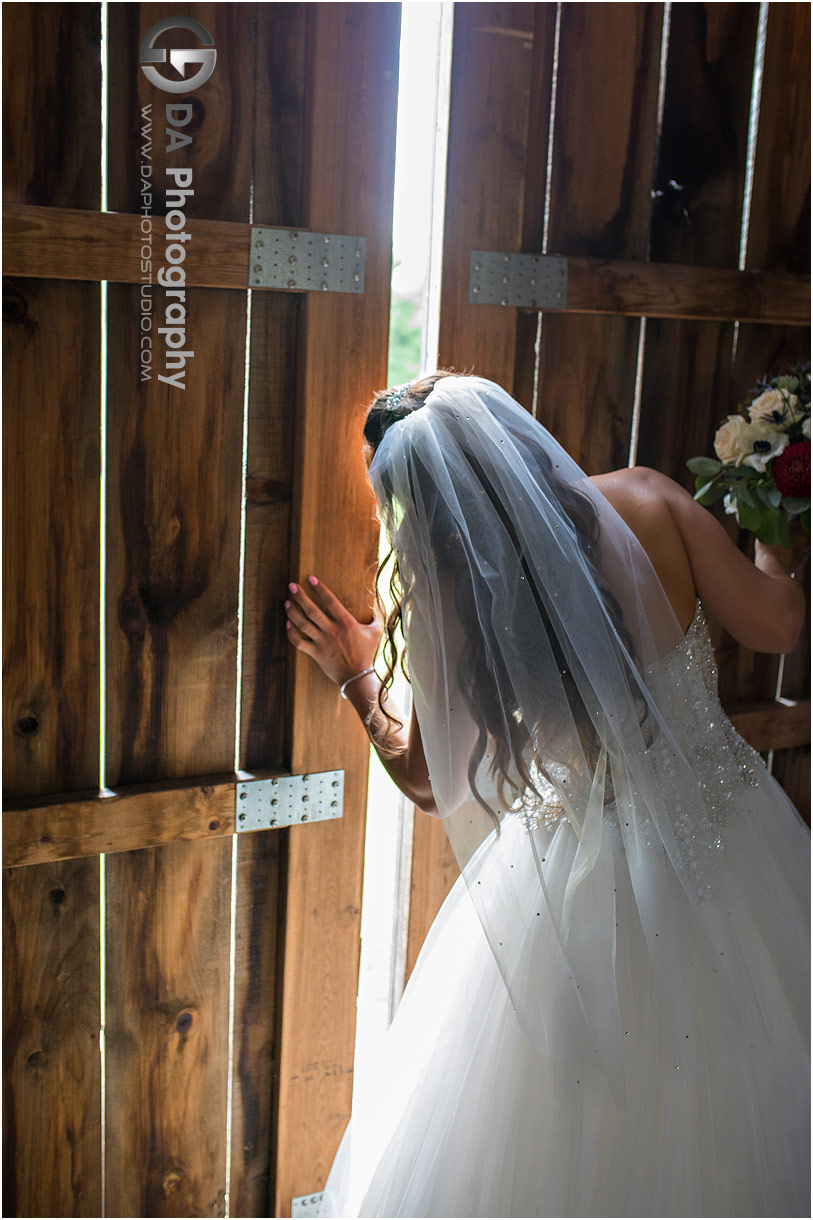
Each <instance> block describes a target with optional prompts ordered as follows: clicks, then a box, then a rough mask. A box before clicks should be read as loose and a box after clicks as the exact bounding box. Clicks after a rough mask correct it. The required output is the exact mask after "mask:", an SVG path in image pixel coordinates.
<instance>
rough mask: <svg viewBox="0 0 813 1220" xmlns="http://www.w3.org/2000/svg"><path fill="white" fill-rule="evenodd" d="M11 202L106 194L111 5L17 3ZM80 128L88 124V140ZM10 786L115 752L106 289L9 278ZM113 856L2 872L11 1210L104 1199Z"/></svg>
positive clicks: (88, 1209)
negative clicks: (103, 969) (106, 704)
mask: <svg viewBox="0 0 813 1220" xmlns="http://www.w3.org/2000/svg"><path fill="white" fill-rule="evenodd" d="M2 17H3V34H4V39H3V171H4V175H3V198H4V200H5V201H6V202H9V203H12V204H13V203H17V204H32V205H33V204H36V205H42V206H49V207H51V206H53V207H64V208H79V209H91V208H94V207H98V204H99V196H100V186H101V174H100V145H101V140H100V97H101V64H100V62H99V55H98V46H99V35H100V29H101V23H100V6H99V5H98V4H77V5H73V6H71V7H70V8H69V7H68V6H67V5H56V4H44V5H29V4H19V5H7V6H6V7H5V8H4V9H3V14H2ZM77 133H79V134H80V136H84V137H85V138H79V139H77V138H76V135H77ZM3 319H4V320H3V358H4V377H5V383H4V390H5V403H4V411H3V420H4V422H3V461H4V472H3V477H4V492H5V496H4V522H3V603H4V604H3V622H4V627H3V630H4V667H3V679H4V708H3V710H4V723H5V736H4V742H3V744H4V784H5V791H6V793H7V794H8V795H18V796H19V795H21V794H23V793H34V794H42V793H47V792H54V791H57V792H58V791H65V790H66V789H84V788H87V787H88V786H91V785H93V784H96V783H97V782H98V751H99V745H98V741H99V725H98V721H99V698H98V686H99V661H98V656H99V645H98V601H99V469H100V462H99V441H98V437H99V364H100V354H99V289H98V287H97V286H96V285H93V284H68V283H63V284H55V283H47V282H46V283H42V282H40V283H37V282H34V281H30V280H26V279H17V280H12V281H6V282H4V308H3ZM99 991H100V974H99V864H98V860H96V859H93V858H90V859H83V860H78V861H71V862H70V863H67V864H65V863H61V864H47V865H43V866H38V867H32V868H26V869H19V870H15V871H10V872H7V873H6V874H5V875H4V884H3V1000H4V1004H3V1046H4V1076H3V1102H4V1104H3V1125H4V1142H3V1210H4V1213H5V1214H6V1215H16V1216H98V1215H100V1214H101V1206H102V1199H101V1066H100V1054H99V1031H100V1024H101V1022H100V1001H99Z"/></svg>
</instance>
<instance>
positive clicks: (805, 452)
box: [771, 441, 810, 496]
mask: <svg viewBox="0 0 813 1220" xmlns="http://www.w3.org/2000/svg"><path fill="white" fill-rule="evenodd" d="M771 470H772V471H773V477H774V479H775V481H776V486H777V487H778V488H779V490H780V491H781V492H782V495H783V496H809V495H810V441H794V442H793V444H792V445H788V446H787V448H786V449H784V450H783V451H782V452H781V453H780V454H779V456H778V457H776V458H774V462H773V466H772V467H771Z"/></svg>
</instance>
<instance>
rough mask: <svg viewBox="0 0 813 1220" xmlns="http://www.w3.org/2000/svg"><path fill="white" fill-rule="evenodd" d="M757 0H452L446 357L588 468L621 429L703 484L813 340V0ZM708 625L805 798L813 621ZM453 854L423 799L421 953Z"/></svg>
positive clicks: (645, 461)
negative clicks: (475, 274)
mask: <svg viewBox="0 0 813 1220" xmlns="http://www.w3.org/2000/svg"><path fill="white" fill-rule="evenodd" d="M764 7H765V8H766V9H767V27H766V28H765V29H764V30H762V31H760V28H759V23H760V6H759V5H758V4H674V5H671V6H669V8H668V9H667V6H664V5H661V4H615V3H609V4H605V3H595V4H593V3H587V4H572V3H564V4H561V5H557V4H488V3H487V4H456V5H455V23H454V45H453V58H452V91H451V115H450V128H449V162H448V173H447V184H446V221H445V228H444V235H443V236H444V257H443V275H442V288H441V314H440V351H439V364H440V365H441V366H446V367H453V368H456V369H458V370H467V371H470V372H475V373H478V374H480V375H482V376H485V377H490V378H493V379H494V380H495V381H497V382H499V383H500V384H502V385H503V386H505V387H506V388H507V389H509V390H510V391H512V392H513V393H514V395H515V396H516V397H517V398H518V399H519V401H520V402H522V403H523V404H524V405H525V406H526V407H528V408H529V409H532V410H533V411H534V412H535V414H536V415H537V417H538V418H539V419H540V420H541V421H542V422H543V423H544V424H545V425H546V427H548V428H549V429H550V430H551V431H552V432H553V433H554V435H555V436H556V437H557V438H558V440H559V441H560V442H561V443H562V444H563V445H564V446H565V448H566V449H567V450H568V451H569V452H570V453H571V454H572V456H573V457H574V458H575V459H576V461H577V462H579V463H580V465H581V466H582V467H584V469H586V470H587V472H588V473H590V474H595V473H599V472H601V471H605V470H612V469H615V468H617V467H620V466H626V465H627V464H628V462H629V460H630V454H631V452H632V454H633V460H634V461H637V462H638V463H639V464H641V465H645V466H653V467H656V468H657V469H659V470H662V471H664V472H665V473H666V474H668V475H670V476H671V477H672V478H674V479H677V480H678V481H679V482H681V483H683V484H684V485H685V486H686V487H688V488H689V489H690V490H691V491H694V481H693V476H692V475H691V474H690V473H689V471H688V470H687V468H686V465H685V462H686V459H687V458H689V457H692V456H693V455H695V454H702V453H711V441H712V438H713V435H714V430H715V428H716V427H717V426H718V424H719V423H720V422H721V421H722V419H723V418H724V417H725V415H726V414H727V413H728V412H729V411H734V410H736V407H737V403H738V402H739V401H741V400H742V399H743V398H744V396H745V394H746V393H747V391H748V389H749V388H750V387H751V386H753V385H754V384H755V383H756V381H757V379H758V378H759V377H760V376H761V375H762V374H764V373H766V372H768V373H769V375H770V373H772V372H774V371H780V370H781V367H782V365H783V364H784V362H786V361H789V362H791V363H795V362H797V361H800V360H806V359H808V358H809V355H810V333H809V329H808V327H809V294H810V282H809V275H810V242H809V223H810V6H809V5H807V4H793V3H791V4H773V3H772V4H770V5H767V6H764ZM763 35H764V38H763ZM763 42H764V61H763V63H762V79H761V98H760V99H759V109H758V119H759V126H758V130H757V131H753V130H752V138H753V135H754V134H756V148H755V153H756V159H755V163H754V166H753V174H752V184H751V186H750V187H749V190H748V193H749V196H750V217H749V223H748V229H747V245H746V256H745V269H746V270H744V271H741V270H739V269H738V267H739V262H740V245H741V236H742V227H743V226H742V218H743V207H744V198H745V196H746V182H747V180H748V178H749V174H748V153H749V119H750V120H751V124H752V127H753V116H752V98H754V88H755V86H754V78H755V71H754V69H755V62H756V60H757V59H758V58H761V56H762V47H763ZM757 75H758V74H757ZM756 100H757V99H756V98H754V103H755V107H754V108H755V109H756ZM475 250H480V251H497V252H503V253H505V254H509V255H511V254H517V253H520V252H527V253H535V254H540V253H545V254H549V255H552V256H563V257H565V258H566V259H567V262H568V284H567V294H566V307H565V308H564V309H557V310H552V309H546V310H543V311H537V310H531V309H518V308H516V307H514V306H512V305H511V304H510V303H509V304H508V305H506V306H500V305H499V304H497V305H480V304H472V303H470V297H469V274H470V262H471V255H472V251H475ZM752 269H753V270H752ZM642 318H646V324H645V327H642V325H641V319H642ZM735 323H736V324H737V325H736V343H735ZM636 383H637V393H636ZM730 521H731V519H730V518H729V519H728V522H729V523H730ZM733 536H734V537H736V538H737V541H738V544H739V545H740V546H741V547H743V548H747V546H748V545H749V542H748V536H747V535H745V534H744V533H742V532H740V533H738V532H736V531H734V532H733ZM809 571H810V569H809V565H808V567H807V570H806V573H805V578H806V580H807V582H808V584H807V589H808V592H809ZM713 639H714V643H715V646H716V650H717V655H718V659H719V664H720V690H721V697H722V700H723V703H724V706H725V707H726V708H727V709H728V710H729V712H730V713H731V714H732V716H733V719H734V723H735V724H736V725H737V727H738V728H739V730H740V732H741V733H743V735H744V736H746V737H747V738H748V740H750V741H751V743H752V744H753V745H754V746H755V747H756V749H758V750H759V751H761V752H763V754H765V755H767V753H768V751H771V750H772V751H773V770H774V774H775V775H776V776H777V778H778V779H779V780H780V782H781V783H782V784H784V786H785V787H786V789H787V791H788V793H789V794H790V796H791V798H792V799H793V800H794V802H795V803H796V804H797V806H798V807H799V808H800V810H802V812H803V813H804V814H805V815H806V816H807V817H808V818H809V799H810V798H809V782H810V781H809V773H810V685H809V681H810V680H809V666H810V653H809V623H808V625H807V626H806V628H805V631H804V632H803V633H802V638H801V639H800V641H799V644H798V646H797V648H796V649H795V651H794V653H793V654H792V655H791V656H789V657H786V658H785V659H784V663H780V658H778V657H776V656H768V655H766V654H755V653H752V652H750V651H749V650H747V649H745V648H742V647H740V646H739V645H738V644H737V643H736V641H734V640H733V639H731V637H729V636H727V635H726V633H725V632H723V630H722V629H721V628H719V626H715V627H714V628H713ZM780 664H781V670H780ZM777 696H781V698H782V700H784V701H783V702H779V701H777ZM457 871H458V870H457V867H456V865H455V862H454V858H453V856H452V853H451V850H450V848H449V846H448V842H447V839H446V835H445V833H444V831H443V827H442V825H441V824H440V823H439V822H438V821H437V819H432V818H428V817H425V816H423V815H421V814H420V813H419V812H418V813H416V820H415V833H414V847H413V867H412V877H413V883H412V895H411V906H410V931H409V947H408V953H407V969H408V970H409V969H410V968H411V966H412V965H413V964H414V961H415V957H416V956H417V952H418V950H419V949H420V946H421V944H422V943H423V939H424V936H425V934H426V931H427V929H428V927H429V924H430V923H431V921H432V919H433V918H434V915H435V913H436V911H437V909H438V907H439V905H440V903H441V901H442V900H443V898H444V896H445V894H446V893H447V892H448V890H449V889H450V888H451V885H452V883H453V882H454V879H455V877H456V875H457Z"/></svg>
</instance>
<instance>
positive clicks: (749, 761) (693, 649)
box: [661, 598, 765, 822]
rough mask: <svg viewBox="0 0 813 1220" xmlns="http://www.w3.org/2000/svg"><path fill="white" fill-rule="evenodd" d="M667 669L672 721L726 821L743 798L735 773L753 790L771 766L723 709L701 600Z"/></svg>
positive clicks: (717, 816) (714, 811)
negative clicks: (739, 792) (765, 762)
mask: <svg viewBox="0 0 813 1220" xmlns="http://www.w3.org/2000/svg"><path fill="white" fill-rule="evenodd" d="M661 670H662V674H663V677H664V680H665V682H666V691H667V692H671V699H670V704H671V706H670V711H671V713H672V715H671V723H672V724H673V725H674V726H675V729H676V732H677V733H678V735H679V737H680V740H681V744H682V745H683V746H684V748H685V749H686V752H687V756H689V757H690V758H691V760H692V762H693V764H694V767H695V772H696V774H697V776H698V779H699V780H700V783H701V787H702V788H703V792H704V796H705V800H706V805H707V808H708V812H709V817H710V818H711V819H712V820H718V821H720V822H722V821H723V820H724V818H725V813H726V810H727V809H728V807H729V806H730V805H731V802H732V801H736V799H737V795H738V793H737V789H736V787H734V786H732V784H731V782H730V781H731V780H732V779H733V772H734V771H736V772H737V775H738V777H739V779H740V780H741V781H743V782H745V783H746V784H748V785H750V786H752V787H753V786H756V784H757V783H758V782H759V775H760V773H761V772H763V771H764V769H765V768H764V764H763V762H762V759H761V758H760V756H759V754H757V752H756V750H754V749H752V748H751V746H749V745H748V743H747V742H746V741H744V740H743V738H742V737H740V735H739V733H738V732H737V731H736V729H735V728H734V726H733V724H732V723H731V721H730V720H729V719H728V717H727V716H726V714H725V712H724V711H723V708H722V705H721V703H720V697H719V694H718V691H717V658H716V657H715V655H714V649H713V647H712V644H711V637H710V635H709V627H708V622H707V621H706V616H705V614H704V612H703V607H702V605H701V602H700V599H699V598H698V600H697V603H696V606H695V612H694V618H693V619H692V621H691V623H690V625H689V629H688V631H687V632H686V634H685V636H684V637H683V641H682V642H681V643H680V644H678V646H677V647H676V648H674V649H673V650H672V652H670V653H669V654H668V655H667V656H666V657H664V658H663V659H662V661H661ZM667 697H669V696H668V695H667Z"/></svg>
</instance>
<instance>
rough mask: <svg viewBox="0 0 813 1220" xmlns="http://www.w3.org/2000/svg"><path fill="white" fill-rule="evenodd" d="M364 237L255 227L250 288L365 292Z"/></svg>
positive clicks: (252, 242)
mask: <svg viewBox="0 0 813 1220" xmlns="http://www.w3.org/2000/svg"><path fill="white" fill-rule="evenodd" d="M366 247H367V242H366V239H365V238H363V237H346V236H345V235H344V234H341V233H310V232H308V231H307V230H301V229H264V228H259V227H258V226H256V225H252V228H251V249H250V251H249V256H250V257H249V274H248V284H249V287H250V288H281V289H288V290H290V291H292V292H296V291H299V292H364V256H365V252H366Z"/></svg>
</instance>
